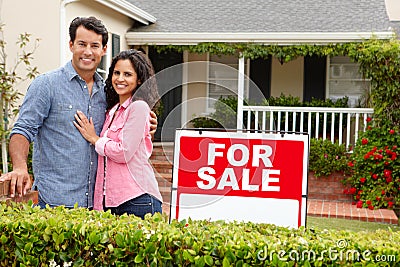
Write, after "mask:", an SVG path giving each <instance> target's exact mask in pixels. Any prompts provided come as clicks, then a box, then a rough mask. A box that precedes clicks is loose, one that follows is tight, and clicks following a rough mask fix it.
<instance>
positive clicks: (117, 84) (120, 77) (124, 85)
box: [111, 59, 140, 104]
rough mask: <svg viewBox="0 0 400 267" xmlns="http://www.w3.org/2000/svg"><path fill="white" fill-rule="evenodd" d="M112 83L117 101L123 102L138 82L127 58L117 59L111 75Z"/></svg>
mask: <svg viewBox="0 0 400 267" xmlns="http://www.w3.org/2000/svg"><path fill="white" fill-rule="evenodd" d="M111 81H112V85H113V88H114V90H115V91H116V92H117V94H118V95H119V103H120V104H122V103H124V102H125V101H126V100H127V99H128V98H129V97H131V96H132V92H133V91H134V90H135V89H136V87H137V86H138V85H139V84H140V81H138V79H137V74H136V71H135V69H134V68H133V66H132V64H131V61H130V60H128V59H121V60H118V61H117V63H116V64H115V68H114V71H113V75H112V80H111Z"/></svg>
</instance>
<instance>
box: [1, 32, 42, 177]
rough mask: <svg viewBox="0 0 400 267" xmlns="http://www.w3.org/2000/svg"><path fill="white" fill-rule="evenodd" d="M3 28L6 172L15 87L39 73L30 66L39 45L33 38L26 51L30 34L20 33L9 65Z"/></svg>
mask: <svg viewBox="0 0 400 267" xmlns="http://www.w3.org/2000/svg"><path fill="white" fill-rule="evenodd" d="M3 29H4V24H0V92H1V95H0V142H1V157H2V166H3V168H2V171H3V173H6V172H8V152H7V143H8V142H7V140H8V134H9V125H10V121H13V120H14V118H15V116H16V115H17V114H18V111H19V108H18V106H17V103H18V101H19V99H20V98H21V95H22V94H21V93H20V92H18V90H17V89H16V88H17V85H18V83H20V82H23V81H25V80H28V79H33V78H35V76H36V75H37V74H38V73H39V72H38V70H37V67H33V66H31V61H32V59H33V57H32V55H33V54H34V52H35V51H36V49H37V47H38V46H39V39H35V41H34V44H33V48H32V49H30V50H29V51H28V45H29V44H30V43H31V34H29V33H22V34H20V35H19V37H18V40H17V42H16V45H17V46H18V48H19V52H17V55H16V58H15V62H14V64H11V65H10V66H9V65H8V63H9V62H7V52H6V42H5V38H4V31H3ZM21 66H23V67H24V68H25V71H26V75H24V76H21V75H19V74H18V73H17V72H18V70H19V68H20V67H21Z"/></svg>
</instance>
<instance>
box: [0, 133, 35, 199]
mask: <svg viewBox="0 0 400 267" xmlns="http://www.w3.org/2000/svg"><path fill="white" fill-rule="evenodd" d="M9 151H10V157H11V161H12V164H13V171H12V172H9V173H6V174H4V175H2V176H1V177H0V181H5V180H10V181H11V183H10V196H11V197H14V196H15V193H17V194H18V195H19V196H23V195H25V194H26V193H27V192H28V191H29V190H30V189H31V187H32V182H31V178H30V176H29V173H28V164H27V162H28V154H29V141H28V140H27V139H26V138H25V136H23V135H21V134H14V135H12V136H11V139H10V145H9Z"/></svg>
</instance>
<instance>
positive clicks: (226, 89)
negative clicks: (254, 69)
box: [207, 55, 248, 110]
mask: <svg viewBox="0 0 400 267" xmlns="http://www.w3.org/2000/svg"><path fill="white" fill-rule="evenodd" d="M247 66H248V64H247V62H246V61H245V75H246V74H247V73H248V70H247ZM238 69H239V58H238V56H235V55H233V56H228V55H222V56H217V55H210V60H209V62H208V104H207V107H208V109H209V110H213V109H214V103H215V101H216V100H218V99H219V98H220V97H228V96H237V92H238V73H239V72H238ZM247 84H248V79H246V77H245V89H244V90H245V94H244V95H245V98H246V96H247V95H248V90H247V88H248V85H247Z"/></svg>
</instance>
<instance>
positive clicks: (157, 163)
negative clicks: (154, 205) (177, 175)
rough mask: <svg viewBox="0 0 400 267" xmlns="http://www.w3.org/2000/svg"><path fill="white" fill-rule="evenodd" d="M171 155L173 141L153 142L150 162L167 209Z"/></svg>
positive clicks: (171, 166)
mask: <svg viewBox="0 0 400 267" xmlns="http://www.w3.org/2000/svg"><path fill="white" fill-rule="evenodd" d="M173 155H174V146H173V143H167V144H166V143H154V146H153V153H152V155H151V157H150V163H151V165H152V166H153V169H154V173H155V176H156V179H157V182H158V188H159V190H160V193H161V196H162V197H163V202H164V203H163V206H164V208H165V209H167V208H168V207H169V205H170V203H171V184H172V168H173V159H174V157H173ZM164 208H163V209H164Z"/></svg>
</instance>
